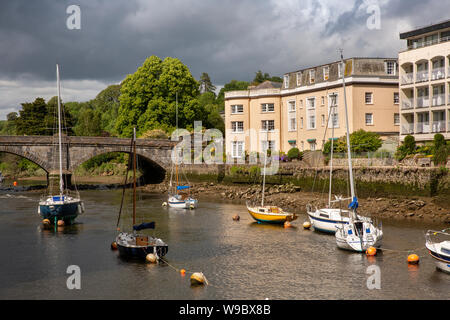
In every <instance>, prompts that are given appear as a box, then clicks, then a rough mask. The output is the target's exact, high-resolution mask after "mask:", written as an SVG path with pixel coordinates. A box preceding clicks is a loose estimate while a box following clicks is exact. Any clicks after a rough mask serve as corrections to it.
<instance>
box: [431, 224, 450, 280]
mask: <svg viewBox="0 0 450 320" xmlns="http://www.w3.org/2000/svg"><path fill="white" fill-rule="evenodd" d="M447 230H450V228H448V229H444V230H442V231H434V230H428V232H427V233H426V235H425V239H426V242H425V247H426V248H427V249H428V252H429V253H430V255H431V257H432V258H433V259H434V262H435V263H436V267H437V268H438V269H440V270H442V271H445V272H448V273H450V233H448V232H446V231H447ZM444 239H446V240H444Z"/></svg>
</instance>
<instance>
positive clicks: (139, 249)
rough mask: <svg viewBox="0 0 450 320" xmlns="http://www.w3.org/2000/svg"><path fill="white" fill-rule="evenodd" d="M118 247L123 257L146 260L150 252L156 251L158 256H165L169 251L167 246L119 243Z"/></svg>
mask: <svg viewBox="0 0 450 320" xmlns="http://www.w3.org/2000/svg"><path fill="white" fill-rule="evenodd" d="M117 249H118V250H119V254H120V256H121V257H122V258H126V259H140V260H145V258H146V257H147V255H148V254H150V253H156V254H157V255H158V257H164V256H165V255H166V254H167V251H169V247H168V246H167V245H165V246H133V247H131V246H126V245H120V244H117Z"/></svg>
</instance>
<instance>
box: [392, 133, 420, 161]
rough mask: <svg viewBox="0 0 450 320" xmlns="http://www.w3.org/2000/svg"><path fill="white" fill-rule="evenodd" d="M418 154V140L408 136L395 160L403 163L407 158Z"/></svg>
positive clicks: (398, 149) (397, 152)
mask: <svg viewBox="0 0 450 320" xmlns="http://www.w3.org/2000/svg"><path fill="white" fill-rule="evenodd" d="M414 153H416V139H414V137H413V136H411V135H407V136H406V137H405V140H404V141H403V143H402V144H401V145H400V146H399V147H398V148H397V151H396V152H395V158H396V159H397V160H399V161H402V160H403V159H404V158H405V157H406V156H408V155H411V154H414Z"/></svg>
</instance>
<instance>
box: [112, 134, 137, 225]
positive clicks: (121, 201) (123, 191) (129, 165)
mask: <svg viewBox="0 0 450 320" xmlns="http://www.w3.org/2000/svg"><path fill="white" fill-rule="evenodd" d="M132 148H133V141H131V149H132ZM130 167H131V157H130V155H129V154H128V165H127V171H126V172H125V179H124V180H125V181H124V182H123V189H122V199H121V200H120V208H119V217H118V218H117V224H116V227H118V226H119V223H120V216H121V214H122V208H123V199H124V197H125V188H126V186H127V181H128V171H129V170H130Z"/></svg>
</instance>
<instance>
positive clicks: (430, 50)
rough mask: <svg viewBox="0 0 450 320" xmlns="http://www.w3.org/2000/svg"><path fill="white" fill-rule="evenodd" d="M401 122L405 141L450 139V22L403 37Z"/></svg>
mask: <svg viewBox="0 0 450 320" xmlns="http://www.w3.org/2000/svg"><path fill="white" fill-rule="evenodd" d="M400 39H404V40H406V45H407V47H406V50H404V51H401V52H400V53H399V55H398V59H399V66H400V67H399V73H400V74H399V76H400V84H399V89H400V115H401V117H400V122H401V134H400V139H401V140H403V139H404V138H405V136H406V135H408V134H411V135H414V137H415V139H416V141H422V142H425V141H429V140H433V137H434V135H435V134H436V133H442V134H443V135H444V136H445V138H446V139H450V122H449V116H450V97H449V95H450V63H449V59H450V20H447V21H445V22H441V23H437V24H433V25H430V26H427V27H422V28H417V29H415V30H412V31H408V32H404V33H401V34H400Z"/></svg>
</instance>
